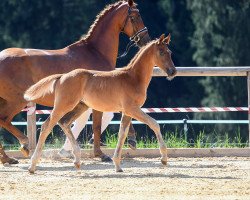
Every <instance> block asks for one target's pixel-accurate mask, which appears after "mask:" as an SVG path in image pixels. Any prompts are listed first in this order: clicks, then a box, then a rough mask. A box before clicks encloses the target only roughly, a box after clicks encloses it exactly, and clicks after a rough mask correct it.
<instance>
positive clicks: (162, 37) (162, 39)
mask: <svg viewBox="0 0 250 200" xmlns="http://www.w3.org/2000/svg"><path fill="white" fill-rule="evenodd" d="M164 38H165V34H162V35H161V37H160V38H159V40H158V42H157V44H161V43H163V42H164Z"/></svg>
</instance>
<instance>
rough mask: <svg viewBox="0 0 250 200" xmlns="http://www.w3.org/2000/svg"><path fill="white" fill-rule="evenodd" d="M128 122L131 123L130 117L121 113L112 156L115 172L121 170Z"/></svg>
mask: <svg viewBox="0 0 250 200" xmlns="http://www.w3.org/2000/svg"><path fill="white" fill-rule="evenodd" d="M130 123H131V117H128V116H126V115H124V114H123V115H122V119H121V124H120V130H119V134H118V143H117V146H116V149H115V153H114V156H113V161H114V164H115V170H116V172H123V170H122V168H121V156H122V147H123V144H124V142H125V140H126V137H127V135H128V132H129V125H130Z"/></svg>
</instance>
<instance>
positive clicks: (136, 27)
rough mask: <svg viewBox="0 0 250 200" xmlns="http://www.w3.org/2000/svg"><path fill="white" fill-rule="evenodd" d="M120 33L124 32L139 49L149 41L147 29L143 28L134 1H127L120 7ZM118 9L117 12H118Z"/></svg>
mask: <svg viewBox="0 0 250 200" xmlns="http://www.w3.org/2000/svg"><path fill="white" fill-rule="evenodd" d="M119 9H121V12H120V13H121V14H120V15H121V16H119V19H122V20H121V24H120V28H121V32H124V33H125V34H126V35H128V36H129V37H130V40H131V41H134V42H135V43H136V44H137V45H138V46H139V47H142V46H144V45H145V44H147V43H148V42H149V41H150V37H149V34H148V29H147V28H146V27H145V26H144V23H143V21H142V18H141V15H140V11H139V10H138V8H137V7H136V4H135V3H134V0H127V1H126V3H124V4H122V5H121V6H120V8H119ZM119 9H118V10H119Z"/></svg>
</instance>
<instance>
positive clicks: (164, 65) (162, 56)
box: [154, 34, 177, 80]
mask: <svg viewBox="0 0 250 200" xmlns="http://www.w3.org/2000/svg"><path fill="white" fill-rule="evenodd" d="M170 39H171V36H170V34H169V35H168V36H167V37H166V38H165V35H164V34H163V35H162V36H161V37H160V38H159V39H158V40H156V42H155V54H154V55H155V59H154V60H155V65H156V66H157V67H159V68H161V69H162V70H163V71H164V72H166V73H167V75H168V77H167V78H168V79H169V80H171V79H173V78H174V76H175V75H176V72H177V71H176V68H175V66H174V63H173V61H172V58H171V54H172V52H171V51H170V50H169V48H168V45H169V43H170Z"/></svg>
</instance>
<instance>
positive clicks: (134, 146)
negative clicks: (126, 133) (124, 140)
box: [128, 139, 136, 150]
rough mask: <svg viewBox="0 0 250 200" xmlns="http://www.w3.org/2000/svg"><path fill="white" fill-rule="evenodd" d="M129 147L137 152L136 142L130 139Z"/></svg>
mask: <svg viewBox="0 0 250 200" xmlns="http://www.w3.org/2000/svg"><path fill="white" fill-rule="evenodd" d="M128 146H129V148H130V149H132V150H136V140H134V139H128Z"/></svg>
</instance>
